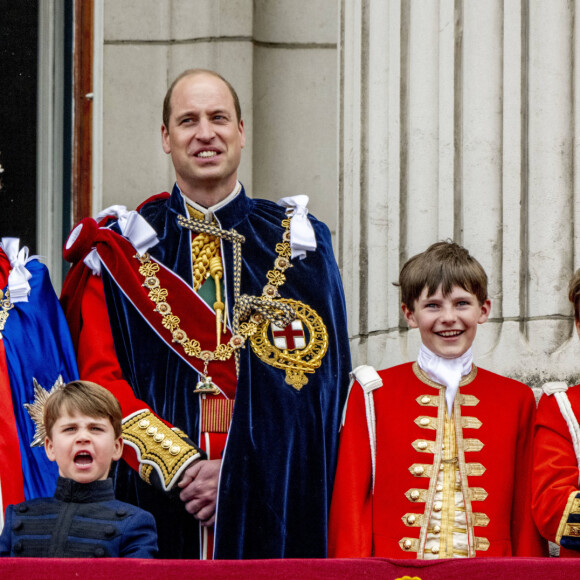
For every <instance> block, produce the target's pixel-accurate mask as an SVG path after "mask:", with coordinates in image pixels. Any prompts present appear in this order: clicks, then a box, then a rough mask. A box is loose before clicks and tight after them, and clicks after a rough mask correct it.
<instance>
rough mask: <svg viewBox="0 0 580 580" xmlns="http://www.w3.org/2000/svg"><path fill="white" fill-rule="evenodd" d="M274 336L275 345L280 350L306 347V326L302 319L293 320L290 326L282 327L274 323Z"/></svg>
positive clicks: (272, 326)
mask: <svg viewBox="0 0 580 580" xmlns="http://www.w3.org/2000/svg"><path fill="white" fill-rule="evenodd" d="M271 328H272V336H273V337H274V346H275V347H276V348H279V349H280V350H296V349H298V348H306V337H305V336H304V327H303V326H302V322H301V321H300V320H293V321H292V322H291V323H290V324H289V325H288V326H286V327H284V328H282V327H280V326H278V325H277V324H274V323H272V325H271Z"/></svg>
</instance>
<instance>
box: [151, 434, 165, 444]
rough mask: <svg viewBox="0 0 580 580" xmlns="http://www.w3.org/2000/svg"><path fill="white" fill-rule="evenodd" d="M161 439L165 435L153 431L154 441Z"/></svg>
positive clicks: (157, 441) (159, 441)
mask: <svg viewBox="0 0 580 580" xmlns="http://www.w3.org/2000/svg"><path fill="white" fill-rule="evenodd" d="M163 439H165V435H163V433H155V435H153V441H155V443H161V441H163Z"/></svg>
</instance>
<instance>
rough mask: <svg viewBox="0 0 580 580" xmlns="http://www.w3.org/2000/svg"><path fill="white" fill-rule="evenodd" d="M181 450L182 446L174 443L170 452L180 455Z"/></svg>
mask: <svg viewBox="0 0 580 580" xmlns="http://www.w3.org/2000/svg"><path fill="white" fill-rule="evenodd" d="M180 451H181V447H180V446H179V445H172V446H171V448H170V449H169V453H171V455H179V452H180Z"/></svg>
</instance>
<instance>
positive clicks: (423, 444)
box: [417, 441, 428, 449]
mask: <svg viewBox="0 0 580 580" xmlns="http://www.w3.org/2000/svg"><path fill="white" fill-rule="evenodd" d="M417 447H418V448H419V449H427V447H428V444H427V441H419V443H417Z"/></svg>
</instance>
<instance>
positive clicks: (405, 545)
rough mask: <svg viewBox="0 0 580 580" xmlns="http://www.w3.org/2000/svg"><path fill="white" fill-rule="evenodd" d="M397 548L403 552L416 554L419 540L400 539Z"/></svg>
mask: <svg viewBox="0 0 580 580" xmlns="http://www.w3.org/2000/svg"><path fill="white" fill-rule="evenodd" d="M399 546H400V547H401V550H403V551H405V552H416V551H417V550H418V548H419V540H418V539H417V538H401V539H400V540H399Z"/></svg>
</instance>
